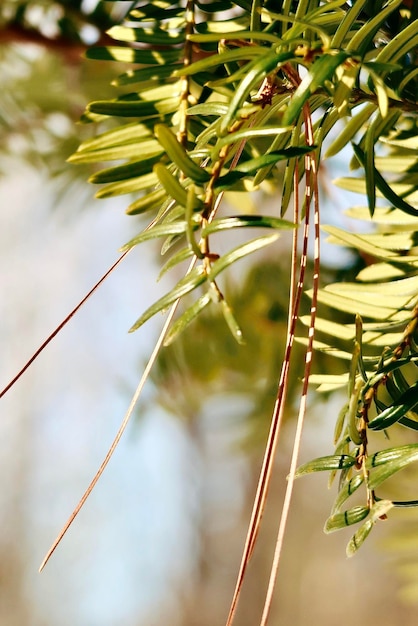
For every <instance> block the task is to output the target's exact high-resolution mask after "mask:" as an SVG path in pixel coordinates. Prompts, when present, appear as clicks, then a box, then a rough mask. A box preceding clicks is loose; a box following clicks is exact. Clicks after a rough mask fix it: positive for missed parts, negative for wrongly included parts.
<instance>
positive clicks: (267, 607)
mask: <svg viewBox="0 0 418 626" xmlns="http://www.w3.org/2000/svg"><path fill="white" fill-rule="evenodd" d="M304 118H305V129H306V131H305V132H306V139H307V143H308V145H313V129H312V120H311V116H310V112H309V107H308V105H305V107H304ZM306 176H307V184H306V195H305V205H306V216H305V229H304V238H303V250H302V255H301V262H302V264H303V265H305V267H306V263H307V254H308V241H309V214H310V210H309V208H310V204H311V198H312V196H313V199H314V238H315V249H314V270H313V295H312V303H311V314H310V325H309V331H308V347H307V349H306V354H305V369H304V379H303V387H302V395H301V399H300V404H299V412H298V418H297V425H296V432H295V438H294V444H293V451H292V457H291V462H290V470H289V476H288V482H287V487H286V492H285V497H284V501H283V508H282V513H281V517H280V524H279V529H278V533H277V540H276V547H275V551H274V555H273V562H272V567H271V572H270V579H269V584H268V588H267V593H266V600H265V604H264V609H263V614H262V617H261V622H260V626H266V625H267V621H268V618H269V615H270V611H271V606H272V602H273V594H274V589H275V585H276V581H277V576H278V571H279V566H280V559H281V554H282V548H283V542H284V536H285V532H286V527H287V521H288V517H289V511H290V505H291V501H292V495H293V485H294V481H295V473H296V468H297V463H298V456H299V450H300V444H301V439H302V431H303V425H304V420H305V415H306V402H307V395H308V384H309V377H310V373H311V365H312V353H313V340H314V334H315V320H316V311H317V303H318V290H319V275H320V248H319V241H320V240H319V235H320V233H319V227H320V221H319V217H320V216H319V190H318V180H317V176H318V172H317V163H316V158H315V155H314V153H310V154H309V155H307V157H306Z"/></svg>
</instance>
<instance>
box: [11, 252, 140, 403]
mask: <svg viewBox="0 0 418 626" xmlns="http://www.w3.org/2000/svg"><path fill="white" fill-rule="evenodd" d="M130 250H131V248H130V249H129V250H126V252H124V253H123V254H121V256H120V257H119V258H118V259H117V260H116V261H115V263H113V265H112V266H111V267H110V268H109V269H108V270H107V271H106V272H105V273H104V274H103V276H102V277H101V278H100V279H99V280H98V281H97V283H96V284H95V285H94V286H93V287H92V288H91V289H90V291H89V292H88V293H87V294H86V295H85V296H84V298H83V299H82V300H80V302H79V303H78V304H77V306H76V307H74V309H73V310H72V311H71V312H70V313H69V314H68V315H67V317H66V318H65V319H63V320H62V322H61V323H60V324H58V326H57V327H56V328H55V330H54V331H53V332H52V333H51V334H50V335H49V336H48V337H47V338H46V339H45V341H44V342H43V343H42V344H41V345H40V346H39V348H38V349H37V350H36V352H34V353H33V355H32V356H31V357H30V359H29V360H28V361H27V362H26V363H25V365H24V366H23V367H22V369H21V370H19V372H18V373H17V374H16V376H14V377H13V378H12V380H11V381H10V382H9V383H8V384H7V385H6V386H5V388H4V389H3V390H2V391H1V392H0V398H2V397H3V396H4V395H5V394H6V393H7V392H8V391H9V389H11V388H12V387H13V385H14V384H15V383H17V381H18V380H19V378H20V377H21V376H22V375H23V374H24V373H25V372H26V370H27V369H29V367H30V366H31V365H32V363H33V362H34V361H35V359H37V358H38V356H39V355H40V354H41V352H43V351H44V350H45V348H46V347H47V346H48V345H49V344H50V343H51V341H52V340H53V339H54V337H56V336H57V335H58V333H59V332H61V330H62V329H63V328H64V326H66V325H67V324H68V322H69V321H70V319H71V318H72V317H73V316H74V315H75V314H76V313H77V311H79V310H80V309H81V307H82V306H83V304H85V303H86V302H87V300H88V299H89V298H90V296H92V295H93V293H94V292H95V291H96V289H98V287H100V285H101V284H102V283H104V281H105V280H106V278H107V277H108V276H109V274H111V273H112V272H113V270H114V269H115V268H116V267H117V266H118V265H119V263H120V262H121V261H123V259H124V258H125V257H126V255H127V254H128V253H129V252H130Z"/></svg>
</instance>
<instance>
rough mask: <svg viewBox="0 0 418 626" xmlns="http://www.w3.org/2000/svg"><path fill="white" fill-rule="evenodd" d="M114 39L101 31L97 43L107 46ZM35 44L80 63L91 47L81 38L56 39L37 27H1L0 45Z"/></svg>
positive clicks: (9, 25)
mask: <svg viewBox="0 0 418 626" xmlns="http://www.w3.org/2000/svg"><path fill="white" fill-rule="evenodd" d="M111 43H113V45H114V41H113V40H112V39H111V38H110V37H109V36H108V35H107V34H106V33H104V32H103V33H100V36H99V38H98V40H97V41H96V42H95V45H99V46H106V45H110V44H111ZM7 44H34V45H37V46H42V47H44V48H46V49H48V50H49V51H50V52H52V53H57V54H60V55H62V56H63V57H64V58H65V60H66V61H67V62H68V63H74V64H75V63H79V62H80V60H81V57H82V55H83V53H84V52H85V51H86V50H87V48H88V47H89V45H88V44H85V43H83V42H82V41H81V40H76V39H73V38H70V37H65V36H64V35H60V36H58V37H55V38H54V39H52V38H49V37H46V36H45V35H43V34H42V33H40V32H39V31H37V30H35V29H28V28H25V27H24V26H22V25H20V24H16V23H15V24H8V25H7V26H5V27H4V28H0V45H7Z"/></svg>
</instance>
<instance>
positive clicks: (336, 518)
mask: <svg viewBox="0 0 418 626" xmlns="http://www.w3.org/2000/svg"><path fill="white" fill-rule="evenodd" d="M369 512H370V509H369V507H367V506H355V507H353V508H352V509H348V510H347V511H344V513H334V515H331V517H329V518H328V519H327V521H326V522H325V526H324V532H325V533H333V532H335V531H336V530H341V529H342V528H345V527H346V526H351V525H352V524H358V522H361V521H362V520H364V518H365V517H367V516H368V514H369Z"/></svg>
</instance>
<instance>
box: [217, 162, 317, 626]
mask: <svg viewBox="0 0 418 626" xmlns="http://www.w3.org/2000/svg"><path fill="white" fill-rule="evenodd" d="M294 177H295V178H294V180H295V183H294V186H295V193H294V218H295V222H296V223H297V220H298V219H299V194H298V184H299V180H298V178H299V176H298V168H297V167H296V168H295V174H294ZM297 230H298V229H295V231H294V233H293V246H292V270H291V287H290V304H289V313H290V315H289V324H288V332H287V339H286V348H285V355H284V359H283V364H282V368H281V372H280V379H279V384H278V391H277V397H276V402H275V406H274V409H273V415H272V419H271V426H270V431H269V435H268V439H267V443H266V448H265V452H264V457H263V463H262V467H261V470H260V477H259V480H258V484H257V490H256V495H255V498H254V504H253V509H252V513H251V518H250V523H249V527H248V532H247V536H246V540H245V545H244V550H243V554H242V558H241V563H240V568H239V572H238V576H237V582H236V586H235V590H234V594H233V598H232V602H231V607H230V610H229V615H228V618H227V622H226V626H231V625H232V623H233V620H234V617H235V613H236V609H237V604H238V599H239V595H240V593H241V589H242V585H243V582H244V577H245V574H246V570H247V566H248V563H249V561H250V558H251V554H252V552H253V550H254V546H255V542H256V540H257V536H258V531H259V528H260V524H261V518H262V515H263V512H264V508H265V503H266V500H267V495H268V489H269V485H270V481H271V474H272V471H273V463H274V458H275V453H276V449H277V445H278V441H279V436H280V430H281V426H282V422H283V415H284V408H285V401H286V395H287V387H288V376H289V368H290V361H291V355H292V348H293V343H294V336H295V330H296V322H297V320H298V313H299V307H300V301H301V297H302V291H303V284H304V275H305V269H306V264H305V265H303V264H301V265H300V267H299V271H300V273H299V278H298V280H297V284H296V285H295V283H296V273H297V268H298V266H297V237H298V234H297Z"/></svg>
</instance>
